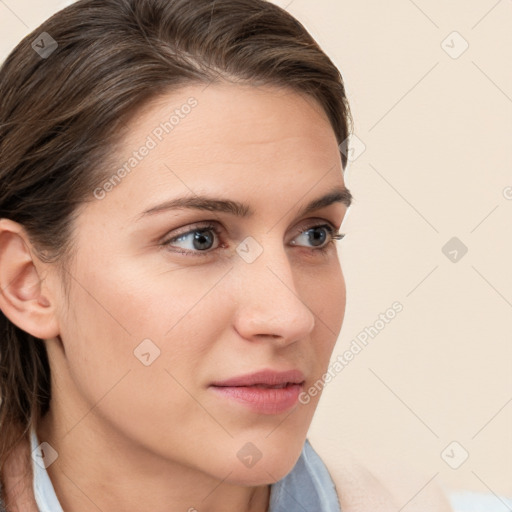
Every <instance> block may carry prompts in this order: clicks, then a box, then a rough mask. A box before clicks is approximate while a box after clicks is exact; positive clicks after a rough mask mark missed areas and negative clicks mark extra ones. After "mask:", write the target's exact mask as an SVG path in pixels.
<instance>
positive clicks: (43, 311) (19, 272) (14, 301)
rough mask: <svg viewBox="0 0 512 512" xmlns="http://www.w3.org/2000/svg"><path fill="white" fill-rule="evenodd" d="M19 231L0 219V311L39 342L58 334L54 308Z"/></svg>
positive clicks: (39, 267)
mask: <svg viewBox="0 0 512 512" xmlns="http://www.w3.org/2000/svg"><path fill="white" fill-rule="evenodd" d="M43 271H44V264H43V263H42V262H41V261H40V260H38V259H37V257H36V256H34V251H31V243H30V241H29V240H28V237H27V236H26V233H25V231H24V229H23V227H22V226H21V225H20V224H18V223H17V222H14V221H12V220H10V219H0V309H1V310H2V312H3V314H4V315H5V316H6V317H7V318H8V319H9V320H10V321H11V322H12V323H13V324H15V325H16V326H17V327H19V328H20V329H22V330H23V331H25V332H28V333H29V334H31V335H32V336H35V337H36V338H40V339H48V338H53V337H55V336H57V335H58V334H59V326H58V322H57V318H56V316H55V307H54V306H52V300H51V297H50V296H49V295H48V290H47V288H46V286H45V281H44V279H42V278H41V273H42V272H43Z"/></svg>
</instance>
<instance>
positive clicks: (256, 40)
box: [0, 0, 450, 512]
mask: <svg viewBox="0 0 512 512" xmlns="http://www.w3.org/2000/svg"><path fill="white" fill-rule="evenodd" d="M349 134H350V113H349V106H348V103H347V99H346V97H345V90H344V85H343V81H342V77H341V75H340V73H339V71H338V70H337V69H336V67H335V66H334V65H333V63H332V62H331V61H330V60H329V58H328V57H327V56H326V55H325V54H324V53H323V52H322V50H321V49H320V48H319V47H318V45H317V44H316V43H315V41H314V40H313V39H312V38H311V36H310V35H309V34H308V33H307V31H306V30H305V29H304V27H303V26H302V25H301V24H300V23H299V22H298V21H297V20H295V19H294V18H293V17H292V16H291V15H289V14H288V13H286V12H285V11H284V10H282V9H280V8H278V7H276V6H275V5H273V4H271V3H267V2H264V1H262V0H216V1H213V0H193V1H191V0H81V1H78V2H76V3H74V4H72V5H71V6H69V7H67V8H66V9H64V10H62V11H60V12H59V13H57V14H56V15H55V16H53V17H52V18H50V19H49V20H47V21H46V22H45V23H44V24H43V25H41V26H40V27H39V28H38V29H37V30H35V31H34V32H32V33H31V34H30V35H28V36H27V37H26V38H25V39H23V41H21V43H20V44H19V45H18V46H17V47H16V48H15V49H14V50H13V51H12V53H11V54H10V55H9V56H8V58H7V59H6V61H5V63H4V64H3V66H2V69H1V72H0V160H1V166H0V289H1V294H0V309H1V314H0V322H1V332H2V334H1V337H0V358H1V359H0V396H1V398H2V403H1V407H0V429H1V430H0V432H1V435H0V467H1V483H2V490H1V495H2V505H1V507H3V509H4V510H23V511H27V510H42V511H43V510H44V511H51V512H59V511H62V510H65V511H66V512H70V511H73V512H81V511H86V510H87V511H90V510H102V511H117V510H119V511H121V510H122V511H124V512H127V511H135V510H137V511H141V510H151V511H152V512H164V511H172V512H174V511H183V512H185V511H189V512H192V511H198V512H207V511H209V512H212V511H213V512H214V511H220V510H222V511H224V512H230V511H237V512H249V511H250V512H264V511H271V512H281V511H285V510H286V511H290V510H294V511H302V510H306V511H308V512H310V511H315V512H322V511H339V510H340V507H341V508H342V509H343V511H349V512H356V511H360V510H369V509H372V510H377V509H378V510H379V511H384V510H397V503H396V501H394V498H393V496H392V492H391V491H389V489H387V488H386V485H385V483H384V484H383V483H382V482H379V481H378V480H376V479H375V478H374V477H373V476H372V475H371V473H369V472H368V471H365V470H364V469H362V468H360V467H358V466H356V465H354V464H352V462H349V459H347V464H346V468H347V469H346V472H345V473H344V474H342V475H341V477H339V478H338V479H337V481H336V482H334V481H333V478H332V477H331V475H330V473H329V471H328V470H327V468H326V467H325V465H324V464H323V462H322V460H321V459H320V457H319V456H318V455H317V454H316V452H315V451H314V449H313V447H312V446H311V444H310V443H309V442H308V441H307V438H306V435H307V432H308V428H309V426H310V423H311V420H312V417H313V414H314V411H315V408H316V406H317V403H318V400H319V394H314V393H310V392H309V390H310V389H311V386H312V384H313V383H314V382H316V381H318V379H320V378H321V377H322V375H323V374H324V372H325V371H326V369H327V366H328V362H329V358H330V356H331V353H332V350H333V348H334V345H335V343H336V339H337V337H338V334H339V332H340V329H341V326H342V322H343V316H344V310H345V299H346V290H345V283H344V278H343V274H342V271H341V268H340V261H339V257H338V256H339V255H338V252H337V248H336V245H335V241H336V240H340V239H341V238H342V236H343V235H342V234H341V233H339V230H340V228H341V225H342V222H343V219H344V217H345V215H346V212H347V209H348V208H349V206H350V204H351V199H352V196H351V193H350V191H349V190H348V188H347V187H346V185H345V183H344V178H343V171H344V169H345V167H346V163H347V158H346V155H345V154H344V153H343V152H340V150H339V146H340V144H341V143H343V142H344V141H345V140H346V139H347V137H348V136H349ZM300 396H302V398H303V399H302V400H299V397H300ZM306 397H307V399H305V398H306ZM422 499H424V501H423V502H422V503H419V502H415V503H414V504H413V505H412V506H411V507H410V508H409V509H408V510H414V509H413V506H418V509H417V510H423V511H426V510H431V511H437V512H444V511H447V510H450V508H449V507H448V505H447V501H446V500H445V498H443V497H442V496H441V495H440V494H437V493H436V492H434V491H433V492H432V493H431V494H429V492H426V493H425V494H424V495H423V497H422ZM398 505H403V504H400V503H398Z"/></svg>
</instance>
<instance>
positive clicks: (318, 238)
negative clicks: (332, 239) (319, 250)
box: [309, 228, 326, 245]
mask: <svg viewBox="0 0 512 512" xmlns="http://www.w3.org/2000/svg"><path fill="white" fill-rule="evenodd" d="M316 229H319V228H316ZM311 233H313V237H312V238H313V239H312V238H311V237H310V239H309V241H310V242H311V243H312V245H315V242H317V241H319V242H320V243H318V244H316V245H322V244H323V243H324V242H325V237H326V234H325V231H314V230H311V231H310V234H311ZM315 233H316V234H315ZM318 234H319V235H320V236H316V235H318Z"/></svg>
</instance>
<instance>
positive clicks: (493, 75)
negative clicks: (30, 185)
mask: <svg viewBox="0 0 512 512" xmlns="http://www.w3.org/2000/svg"><path fill="white" fill-rule="evenodd" d="M69 3H71V2H58V1H55V0H46V1H45V2H39V1H38V0H0V20H1V21H0V29H1V30H0V34H1V38H2V39H1V43H0V58H1V59H2V60H3V58H4V57H5V56H6V55H7V53H8V52H9V51H10V49H11V48H12V47H13V46H14V45H15V44H16V43H17V42H18V41H19V40H20V39H21V38H22V37H23V36H25V35H26V34H27V33H28V32H29V31H32V30H33V29H35V28H36V27H37V26H38V25H39V24H40V23H41V22H42V21H43V20H44V19H45V18H46V17H48V16H49V15H50V14H52V13H53V12H55V11H57V10H58V9H60V8H62V7H64V6H65V5H67V4H69ZM275 3H278V4H279V5H281V6H282V7H286V9H287V10H289V11H290V12H291V13H292V14H293V15H295V16H296V17H297V18H298V19H299V20H301V21H302V22H303V23H304V24H305V26H306V27H307V28H308V29H309V30H310V32H311V33H312V34H313V36H314V37H315V38H316V39H317V41H318V42H319V43H320V45H321V46H322V47H323V48H324V50H325V51H326V52H327V53H328V55H329V56H330V57H331V58H332V59H333V60H334V62H335V63H336V65H337V66H338V67H339V69H340V70H341V73H342V75H343V77H344V79H345V82H346V87H347V91H348V95H349V100H350V103H351V106H352V111H353V115H354V118H355V129H354V132H355V134H356V136H357V137H358V139H359V140H360V142H357V143H356V144H354V148H355V150H354V153H353V156H352V158H353V161H351V163H350V166H349V169H348V171H347V173H346V181H347V185H348V187H349V188H350V190H351V191H352V193H353V194H354V197H355V201H354V205H353V206H352V208H351V210H350V212H349V215H348V217H347V220H346V222H345V224H344V226H343V228H344V229H342V231H343V232H345V233H347V236H346V238H345V239H344V240H343V241H342V242H341V245H340V256H341V260H342V266H343V270H344V275H345V279H346V283H347V293H348V303H347V310H346V316H345V322H344V325H343V328H342V332H341V335H340V339H339V341H338V344H337V346H336V348H335V351H334V357H333V359H334V358H335V357H336V356H338V355H340V354H343V352H344V351H345V350H346V349H347V348H348V347H349V346H350V344H351V342H352V340H354V339H355V338H356V336H357V335H359V334H360V333H361V332H363V331H364V330H365V328H369V327H370V326H372V325H373V324H374V323H375V322H376V321H377V320H378V317H379V313H384V312H385V311H386V309H388V308H390V307H391V304H392V303H393V302H395V301H399V302H400V303H401V304H402V305H403V311H402V312H400V313H398V314H397V315H396V317H395V318H394V319H393V320H391V321H390V322H389V323H388V324H387V325H385V327H384V328H383V329H381V330H379V331H378V334H377V335H376V336H374V337H373V338H371V337H370V338H369V341H368V345H367V346H366V347H365V348H364V350H362V351H361V352H359V353H358V354H357V355H356V356H355V357H354V359H353V360H352V361H351V362H350V364H349V365H348V366H346V367H345V368H344V369H343V370H342V371H341V372H339V373H338V374H336V377H335V378H334V379H333V380H332V381H331V382H330V383H329V384H327V386H326V388H325V390H324V394H323V396H322V399H321V402H320V405H319V409H318V412H317V414H316V416H315V419H314V422H313V425H312V427H311V431H310V440H311V442H312V444H313V446H314V447H315V448H316V449H317V451H318V452H319V453H320V454H321V455H322V457H323V458H324V460H325V461H326V462H327V464H328V466H329V468H332V471H333V473H336V472H337V471H338V469H337V468H339V467H340V466H341V460H342V457H343V451H344V450H346V449H348V450H350V451H352V452H353V453H355V454H356V456H357V457H358V458H359V459H360V460H361V461H362V463H364V464H366V465H368V466H369V467H370V468H375V471H379V469H378V468H381V467H386V466H388V465H390V464H394V465H398V466H402V465H405V466H410V467H412V468H413V469H415V470H418V471H419V472H420V473H421V475H423V476H421V477H420V479H417V480H416V481H415V483H414V484H413V486H411V488H410V489H409V490H408V492H409V493H410V495H411V499H412V498H413V496H414V492H421V489H422V488H423V487H424V486H426V485H429V484H430V483H431V482H433V481H436V482H437V483H440V484H443V485H444V486H446V488H451V489H462V488H464V489H472V490H475V491H479V492H485V493H492V492H494V493H498V494H504V495H510V496H512V348H511V347H512V344H511V341H512V330H511V319H512V271H511V270H510V262H511V261H512V222H511V221H512V172H511V169H512V151H511V143H510V140H511V136H512V71H511V69H512V68H511V66H510V62H512V31H511V30H510V27H511V26H512V1H510V0H501V1H496V0H485V1H484V0H481V1H476V0H472V1H452V2H444V1H441V0H431V1H426V0H421V1H420V0H417V1H413V0H392V1H390V2H380V1H377V0H358V1H356V0H352V1H348V0H339V1H334V0H314V1H313V0H292V1H290V0H279V1H277V0H276V2H275ZM454 31H456V32H457V33H458V34H453V32H454ZM443 41H444V42H443ZM465 44H468V45H469V46H468V48H467V49H466V51H464V52H463V53H461V54H460V55H458V54H459V53H460V52H461V50H463V49H464V47H465ZM362 144H364V148H365V149H364V151H363V152H362V153H361V154H360V155H359V154H358V153H359V151H360V149H358V148H363V146H362ZM452 237H457V239H458V241H456V242H457V243H459V244H460V243H463V244H464V245H465V246H466V247H467V249H468V251H467V253H466V254H465V255H463V256H462V257H461V253H460V251H459V252H458V253H457V261H456V262H453V261H451V260H450V259H449V258H448V257H447V256H445V254H444V253H443V251H442V248H443V246H444V245H445V244H446V243H447V242H448V241H449V240H450V239H452ZM452 249H453V248H452V247H450V248H449V250H452ZM446 252H448V251H446ZM454 255H455V253H452V257H453V256H454ZM453 441H456V442H457V443H458V444H457V445H452V446H451V447H450V448H449V449H448V450H447V452H445V458H446V459H447V460H448V461H450V463H451V464H452V465H456V463H457V461H460V460H461V457H462V455H463V453H464V452H463V450H465V451H467V453H468V454H469V457H468V459H467V460H466V461H465V462H464V463H463V464H462V465H461V466H460V467H459V468H458V469H452V467H450V466H449V465H448V464H447V463H446V462H445V460H443V457H442V456H441V453H442V452H443V451H444V449H445V448H446V447H447V446H448V445H449V444H450V443H452V442H453ZM414 486H416V487H414Z"/></svg>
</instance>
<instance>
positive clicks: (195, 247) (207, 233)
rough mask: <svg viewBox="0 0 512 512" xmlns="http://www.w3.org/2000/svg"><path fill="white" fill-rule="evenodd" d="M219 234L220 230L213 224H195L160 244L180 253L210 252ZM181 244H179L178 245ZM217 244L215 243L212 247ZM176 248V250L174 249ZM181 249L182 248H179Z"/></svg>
mask: <svg viewBox="0 0 512 512" xmlns="http://www.w3.org/2000/svg"><path fill="white" fill-rule="evenodd" d="M219 236H220V231H219V229H218V227H217V226H215V225H214V224H206V225H202V226H196V227H195V228H194V229H191V230H189V231H186V232H185V233H182V234H180V235H178V236H174V237H173V238H170V239H168V240H166V241H164V242H162V244H161V245H162V246H165V247H168V248H169V250H172V251H174V252H181V253H185V254H188V253H192V254H193V253H198V252H210V251H211V250H212V247H214V244H215V240H216V239H217V241H218V238H219ZM179 244H181V246H180V245H179ZM218 246H219V244H217V245H216V246H215V247H214V249H216V248H217V247H218ZM176 249H177V250H176ZM180 249H182V250H180Z"/></svg>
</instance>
